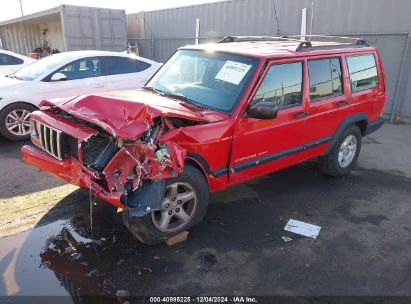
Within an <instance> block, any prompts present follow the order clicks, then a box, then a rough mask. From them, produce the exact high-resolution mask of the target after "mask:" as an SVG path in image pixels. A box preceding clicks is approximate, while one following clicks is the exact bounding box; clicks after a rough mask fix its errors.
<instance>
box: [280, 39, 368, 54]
mask: <svg viewBox="0 0 411 304" xmlns="http://www.w3.org/2000/svg"><path fill="white" fill-rule="evenodd" d="M299 37H309V38H312V37H313V38H321V39H327V38H328V39H330V40H334V41H335V40H336V39H341V40H349V41H351V42H352V43H344V44H342V46H346V47H352V46H369V44H368V41H367V40H365V39H361V38H358V37H345V36H332V35H291V36H283V38H291V39H295V38H299ZM312 47H315V48H327V47H329V46H313V45H312V43H311V41H307V40H306V41H302V42H301V43H300V44H299V46H298V47H297V49H296V50H297V51H301V50H304V49H307V48H312ZM332 47H335V46H332Z"/></svg>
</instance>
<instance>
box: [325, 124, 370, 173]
mask: <svg viewBox="0 0 411 304" xmlns="http://www.w3.org/2000/svg"><path fill="white" fill-rule="evenodd" d="M361 139H362V136H361V131H360V129H359V128H358V127H357V126H356V125H352V126H350V127H348V128H347V129H346V130H345V131H344V132H343V133H342V135H341V136H340V138H339V139H338V140H337V142H336V145H335V146H334V148H333V149H332V150H331V151H330V152H329V153H328V154H327V155H323V156H320V157H319V158H318V164H319V168H320V170H321V172H323V173H324V174H326V175H330V176H334V177H340V176H344V175H346V174H348V173H349V172H350V171H351V169H352V167H353V166H354V165H355V162H356V161H357V158H358V156H359V154H360V150H361Z"/></svg>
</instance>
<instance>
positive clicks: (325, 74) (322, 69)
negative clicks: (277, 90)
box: [307, 56, 351, 151]
mask: <svg viewBox="0 0 411 304" xmlns="http://www.w3.org/2000/svg"><path fill="white" fill-rule="evenodd" d="M307 70H308V76H309V104H308V108H307V110H308V123H307V131H308V132H307V133H308V134H307V138H308V140H309V141H318V142H324V144H323V145H320V146H318V147H316V149H317V150H318V151H322V150H324V149H325V148H326V145H327V143H329V142H331V140H332V136H333V135H334V133H335V131H336V129H337V127H338V126H339V124H340V123H341V122H342V120H343V119H344V118H345V117H347V116H348V115H349V112H350V106H351V103H350V102H349V92H348V91H347V90H346V85H343V84H344V83H345V82H346V81H347V77H346V73H345V72H344V70H345V69H344V62H343V58H342V57H341V56H321V57H319V56H317V57H310V58H309V59H308V60H307Z"/></svg>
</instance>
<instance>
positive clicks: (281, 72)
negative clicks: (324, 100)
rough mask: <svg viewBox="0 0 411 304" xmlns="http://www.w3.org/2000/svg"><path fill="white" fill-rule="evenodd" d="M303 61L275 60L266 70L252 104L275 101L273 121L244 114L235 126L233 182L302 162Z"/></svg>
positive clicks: (304, 111) (303, 130)
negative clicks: (275, 108) (276, 112)
mask: <svg viewBox="0 0 411 304" xmlns="http://www.w3.org/2000/svg"><path fill="white" fill-rule="evenodd" d="M303 67H304V62H303V61H294V62H288V61H279V60H276V61H273V62H271V63H270V64H269V65H268V66H267V68H266V71H265V74H264V76H263V77H262V80H261V81H260V84H259V87H258V89H257V92H256V93H255V95H254V96H253V98H252V100H251V104H255V103H258V102H262V101H264V102H273V103H275V104H276V105H277V106H278V108H279V110H278V114H277V117H276V118H274V119H256V118H250V117H247V115H244V116H243V117H241V118H240V119H239V120H238V121H237V123H236V126H235V129H234V137H233V145H232V152H231V159H230V183H239V182H242V181H245V180H248V179H251V178H254V177H257V176H260V175H264V174H267V173H269V172H272V171H275V170H278V169H280V168H284V167H287V166H289V165H292V164H295V163H297V162H299V161H300V160H301V159H302V158H303V157H304V155H302V154H303V149H302V146H303V144H304V143H306V137H307V134H306V131H305V125H306V120H307V117H306V116H307V112H306V110H305V103H306V102H305V98H304V95H305V94H303V92H304V91H305V90H304V81H303V79H304V68H303Z"/></svg>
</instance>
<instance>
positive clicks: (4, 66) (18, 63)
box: [0, 50, 36, 76]
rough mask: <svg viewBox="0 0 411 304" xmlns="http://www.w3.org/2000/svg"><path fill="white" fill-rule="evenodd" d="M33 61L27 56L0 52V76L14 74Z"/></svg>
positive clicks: (4, 51)
mask: <svg viewBox="0 0 411 304" xmlns="http://www.w3.org/2000/svg"><path fill="white" fill-rule="evenodd" d="M34 61H36V60H35V59H33V58H30V57H27V56H23V55H20V54H16V53H13V52H10V51H6V50H0V76H3V75H8V74H11V73H14V72H16V71H18V70H19V69H21V68H22V67H24V66H26V65H29V64H30V63H33V62H34Z"/></svg>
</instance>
